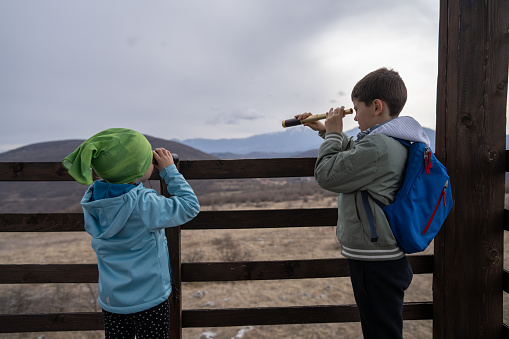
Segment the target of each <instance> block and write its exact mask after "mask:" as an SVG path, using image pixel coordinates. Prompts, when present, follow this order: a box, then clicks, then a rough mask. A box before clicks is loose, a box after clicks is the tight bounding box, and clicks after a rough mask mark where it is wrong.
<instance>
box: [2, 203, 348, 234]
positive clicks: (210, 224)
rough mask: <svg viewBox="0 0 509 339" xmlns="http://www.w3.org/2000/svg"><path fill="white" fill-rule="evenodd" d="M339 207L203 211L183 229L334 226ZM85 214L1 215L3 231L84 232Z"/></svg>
mask: <svg viewBox="0 0 509 339" xmlns="http://www.w3.org/2000/svg"><path fill="white" fill-rule="evenodd" d="M337 213H338V210H337V208H309V209H308V208H306V209H281V210H241V211H203V212H200V213H199V214H198V216H196V218H194V219H193V220H191V221H190V222H188V223H187V224H184V225H182V229H183V230H199V229H201V230H210V229H253V228H280V227H313V226H317V227H319V226H335V225H336V221H337V217H338V216H337ZM83 227H84V225H83V213H35V214H28V213H11V214H0V232H79V231H84V228H83Z"/></svg>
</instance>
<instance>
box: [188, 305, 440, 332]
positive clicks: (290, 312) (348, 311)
mask: <svg viewBox="0 0 509 339" xmlns="http://www.w3.org/2000/svg"><path fill="white" fill-rule="evenodd" d="M432 318H433V303H432V302H420V303H405V304H404V305H403V319H404V320H425V319H432ZM359 321H360V318H359V312H358V310H357V306H356V305H327V306H295V307H260V308H245V309H243V308H239V309H218V310H183V311H182V327H184V328H189V327H228V326H246V325H284V324H317V323H348V322H359Z"/></svg>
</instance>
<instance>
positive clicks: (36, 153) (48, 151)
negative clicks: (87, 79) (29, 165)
mask: <svg viewBox="0 0 509 339" xmlns="http://www.w3.org/2000/svg"><path fill="white" fill-rule="evenodd" d="M146 137H147V140H148V141H149V142H150V144H151V145H152V147H154V148H157V147H164V148H166V149H167V150H169V151H170V152H173V153H177V154H178V155H179V158H180V159H182V160H207V159H215V157H214V156H212V155H210V154H207V153H204V152H202V151H199V150H197V149H195V148H192V147H190V146H187V145H183V144H181V143H178V142H176V141H170V140H164V139H159V138H154V137H151V136H149V135H147V136H146ZM83 141H84V140H63V141H50V142H42V143H37V144H32V145H28V146H24V147H20V148H17V149H14V150H11V151H8V152H5V153H1V154H0V161H61V160H62V159H63V158H64V157H66V156H67V155H69V154H70V153H72V152H73V151H74V150H75V149H76V148H77V147H78V146H79V145H81V144H82V143H83Z"/></svg>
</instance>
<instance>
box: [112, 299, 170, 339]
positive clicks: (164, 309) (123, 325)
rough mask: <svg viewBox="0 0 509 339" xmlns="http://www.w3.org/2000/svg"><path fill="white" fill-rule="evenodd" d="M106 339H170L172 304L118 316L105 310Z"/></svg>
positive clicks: (164, 303)
mask: <svg viewBox="0 0 509 339" xmlns="http://www.w3.org/2000/svg"><path fill="white" fill-rule="evenodd" d="M103 315H104V332H105V335H106V339H117V338H118V339H121V338H122V339H133V338H134V337H135V336H136V339H144V338H147V339H158V338H161V339H162V338H164V339H168V337H169V335H170V304H169V302H168V300H166V301H164V302H162V303H161V304H159V305H157V306H154V307H152V308H150V309H148V310H145V311H141V312H138V313H132V314H116V313H110V312H107V311H105V310H103Z"/></svg>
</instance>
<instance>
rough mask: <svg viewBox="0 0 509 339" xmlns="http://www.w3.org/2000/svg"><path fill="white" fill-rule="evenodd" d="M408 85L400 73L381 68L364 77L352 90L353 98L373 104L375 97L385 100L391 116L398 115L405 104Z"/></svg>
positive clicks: (369, 104) (367, 104)
mask: <svg viewBox="0 0 509 339" xmlns="http://www.w3.org/2000/svg"><path fill="white" fill-rule="evenodd" d="M406 98H407V92H406V86H405V83H404V82H403V79H401V77H400V76H399V73H398V72H396V71H394V70H392V69H387V68H385V67H383V68H379V69H377V70H376V71H373V72H371V73H369V74H367V75H366V76H365V77H364V78H362V79H361V80H360V81H359V82H358V83H357V84H356V85H355V87H354V88H353V90H352V100H353V99H355V100H357V101H361V102H363V103H365V104H366V106H371V105H372V104H373V101H374V100H375V99H380V100H382V101H385V102H386V103H387V105H388V106H389V112H390V115H391V116H397V115H399V113H401V110H402V109H403V106H405V103H406Z"/></svg>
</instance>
